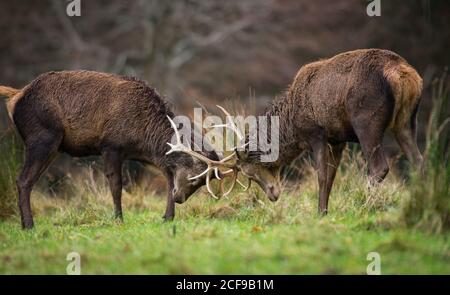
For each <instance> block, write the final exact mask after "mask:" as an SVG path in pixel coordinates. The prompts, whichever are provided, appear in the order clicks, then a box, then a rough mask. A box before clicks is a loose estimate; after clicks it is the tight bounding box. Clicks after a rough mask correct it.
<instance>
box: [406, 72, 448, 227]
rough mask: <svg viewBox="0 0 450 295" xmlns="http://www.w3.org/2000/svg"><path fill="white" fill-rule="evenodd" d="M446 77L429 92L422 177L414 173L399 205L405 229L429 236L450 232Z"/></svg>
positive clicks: (444, 75)
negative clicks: (429, 102)
mask: <svg viewBox="0 0 450 295" xmlns="http://www.w3.org/2000/svg"><path fill="white" fill-rule="evenodd" d="M449 85H450V84H449V79H448V75H447V73H444V74H443V76H442V77H441V78H440V79H438V80H436V81H435V82H434V85H433V92H432V103H433V107H432V111H431V113H430V117H429V121H428V125H427V136H426V148H425V152H424V173H418V172H416V173H414V174H413V177H412V181H411V184H410V185H409V187H408V190H409V195H408V198H407V200H406V202H405V203H404V204H403V213H402V219H403V221H404V222H405V224H406V225H407V226H409V227H413V228H419V229H423V230H425V231H428V232H431V233H441V232H443V231H448V230H450V92H449Z"/></svg>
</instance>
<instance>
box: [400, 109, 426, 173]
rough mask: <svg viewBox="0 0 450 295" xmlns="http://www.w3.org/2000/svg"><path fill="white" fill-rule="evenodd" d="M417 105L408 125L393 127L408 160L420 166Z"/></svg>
mask: <svg viewBox="0 0 450 295" xmlns="http://www.w3.org/2000/svg"><path fill="white" fill-rule="evenodd" d="M417 109H418V108H417V107H416V109H415V110H414V112H413V114H412V115H411V119H410V123H409V125H408V124H406V126H395V128H394V129H393V132H394V135H395V139H396V140H397V142H398V144H399V146H400V148H401V149H402V151H403V153H404V154H405V156H406V158H407V159H408V161H409V162H410V163H411V164H412V165H413V166H414V167H415V168H416V169H419V170H420V169H421V168H422V162H423V158H422V154H421V153H420V151H419V147H418V146H417V128H416V126H417Z"/></svg>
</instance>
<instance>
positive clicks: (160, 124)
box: [0, 71, 227, 228]
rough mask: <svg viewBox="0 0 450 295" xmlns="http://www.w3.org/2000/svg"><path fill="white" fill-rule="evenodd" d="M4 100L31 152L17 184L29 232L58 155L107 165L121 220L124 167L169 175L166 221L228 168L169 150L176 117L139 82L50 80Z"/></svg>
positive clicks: (211, 155)
mask: <svg viewBox="0 0 450 295" xmlns="http://www.w3.org/2000/svg"><path fill="white" fill-rule="evenodd" d="M0 95H4V96H7V97H9V99H8V102H7V108H8V113H9V115H10V117H11V119H12V120H13V121H14V124H15V126H16V128H17V131H18V133H19V134H20V136H21V138H22V139H23V142H24V144H25V162H24V165H23V168H22V171H21V172H20V175H19V176H18V178H17V189H18V192H19V208H20V214H21V220H22V227H23V228H31V227H33V217H32V212H31V206H30V193H31V190H32V188H33V185H34V184H35V183H36V181H37V180H38V179H39V177H40V175H41V174H42V173H43V172H44V171H45V169H46V168H47V167H48V165H49V164H50V163H51V162H52V159H54V157H55V156H56V155H57V153H58V152H66V153H68V154H70V155H72V156H77V157H83V156H90V155H101V156H102V157H103V160H104V166H105V174H106V177H107V178H108V180H109V185H110V189H111V193H112V196H113V201H114V208H115V210H114V211H115V216H116V218H120V219H122V206H121V193H122V163H123V161H125V160H128V159H130V160H136V161H140V162H144V163H149V164H153V165H155V166H156V167H158V168H159V169H160V170H161V171H162V172H163V173H164V174H165V176H166V177H167V180H168V195H167V208H166V212H165V215H164V218H165V219H166V220H171V219H173V217H174V215H175V202H177V203H182V202H184V201H185V200H186V199H187V198H188V197H189V196H190V195H192V194H193V193H194V192H195V191H196V190H197V189H198V188H199V187H201V186H202V185H204V184H205V180H208V182H209V178H210V177H211V173H209V172H208V173H206V174H205V173H201V172H202V171H204V170H205V169H209V170H211V169H210V168H211V165H214V163H216V164H218V163H220V164H222V165H223V164H224V162H226V161H227V159H223V160H222V161H219V158H218V155H217V154H216V153H215V152H202V153H196V152H193V151H191V150H189V149H188V148H186V147H183V148H182V149H181V150H180V148H178V151H182V152H177V153H173V151H177V149H174V148H173V147H172V149H169V146H168V145H167V143H168V142H170V141H171V138H172V136H173V135H174V130H173V129H172V127H175V130H176V126H175V125H174V123H173V122H172V121H171V118H173V117H174V114H173V113H172V111H171V110H170V109H169V107H168V105H167V104H166V102H165V101H164V100H163V99H162V98H161V97H160V95H159V94H158V93H157V92H156V91H155V90H154V89H152V88H151V87H149V86H147V85H146V83H145V82H143V81H139V80H137V79H135V78H130V77H121V76H116V75H111V74H105V73H98V72H91V71H62V72H50V73H46V74H43V75H41V76H39V77H38V78H36V79H35V80H34V81H32V82H31V83H30V84H28V85H27V86H26V87H24V88H23V89H21V90H18V89H14V88H11V87H5V86H0ZM168 118H169V120H168ZM209 150H211V149H209ZM213 170H214V169H213ZM216 172H217V171H216ZM198 174H200V176H198V177H195V175H198ZM216 174H218V173H216ZM217 176H218V175H217ZM207 184H208V191H210V188H209V183H207Z"/></svg>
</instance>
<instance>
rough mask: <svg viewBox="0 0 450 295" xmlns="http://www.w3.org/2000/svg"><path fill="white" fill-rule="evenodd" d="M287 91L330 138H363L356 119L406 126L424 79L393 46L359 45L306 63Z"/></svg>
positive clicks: (361, 125) (386, 126)
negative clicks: (378, 48)
mask: <svg viewBox="0 0 450 295" xmlns="http://www.w3.org/2000/svg"><path fill="white" fill-rule="evenodd" d="M288 92H289V93H288V96H289V97H291V98H292V99H293V100H294V104H296V105H297V106H298V107H301V108H302V109H303V110H302V111H301V112H298V113H299V114H302V117H301V118H300V120H299V121H300V122H301V121H303V122H304V124H305V125H308V124H314V125H317V126H322V127H323V128H324V129H325V130H326V133H327V137H328V140H329V141H330V142H332V143H333V142H336V143H340V142H344V141H358V138H357V134H356V133H355V126H356V125H357V126H359V127H357V128H361V129H364V128H365V127H364V126H367V125H372V124H374V123H376V124H379V125H380V126H385V128H389V129H401V128H404V127H405V126H406V125H407V124H408V123H410V118H411V114H412V113H413V112H414V111H415V110H416V109H417V107H418V104H419V100H420V95H421V92H422V79H421V78H420V76H419V74H418V73H417V72H416V70H415V69H414V68H413V67H411V66H410V65H409V64H408V63H407V62H406V60H404V59H403V58H402V57H400V56H399V55H397V54H395V53H394V52H391V51H388V50H375V49H367V50H356V51H350V52H346V53H342V54H339V55H336V56H334V57H332V58H330V59H326V60H321V61H318V62H314V63H311V64H307V65H305V66H303V67H302V68H301V69H300V70H299V72H298V73H297V76H296V77H295V79H294V82H293V84H292V85H291V87H290V89H289V91H288ZM305 114H306V115H305ZM305 117H309V119H310V120H305ZM374 121H376V122H374ZM385 128H380V132H384V130H385ZM374 136H375V135H374Z"/></svg>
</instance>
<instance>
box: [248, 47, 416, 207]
mask: <svg viewBox="0 0 450 295" xmlns="http://www.w3.org/2000/svg"><path fill="white" fill-rule="evenodd" d="M421 92H422V79H421V77H420V76H419V74H418V73H417V72H416V70H415V69H414V68H413V67H412V66H411V65H409V64H408V63H407V62H406V61H405V60H404V59H403V58H402V57H400V56H399V55H397V54H396V53H394V52H392V51H388V50H381V49H363V50H355V51H350V52H345V53H342V54H339V55H336V56H334V57H332V58H329V59H324V60H321V61H317V62H313V63H310V64H307V65H305V66H303V67H302V68H301V69H300V70H299V72H298V73H297V75H296V77H295V79H294V81H293V83H292V84H291V86H290V87H289V89H288V90H287V91H286V93H285V94H284V95H282V96H281V97H279V98H277V99H275V101H274V102H273V103H272V105H271V106H269V107H268V109H267V111H266V115H267V116H279V119H280V132H279V134H280V148H279V150H280V156H279V159H278V161H276V162H274V163H267V164H266V163H258V156H259V155H258V152H249V153H248V156H247V159H248V160H246V161H247V162H249V163H253V165H255V164H257V165H259V166H260V168H261V169H264V168H262V167H264V166H265V167H268V168H269V169H271V171H278V170H279V169H274V168H279V167H281V166H283V165H288V164H289V163H290V162H292V160H294V159H295V158H296V157H298V155H300V153H301V151H303V150H305V149H312V151H313V154H314V156H315V159H316V167H317V170H318V175H319V184H320V192H319V194H320V204H319V210H320V211H321V212H326V211H327V203H328V196H329V192H330V191H331V186H332V183H333V179H334V176H335V173H336V169H337V165H339V160H340V157H341V152H342V149H343V147H344V146H345V143H346V142H350V141H354V142H359V143H360V144H361V146H362V150H363V153H364V155H365V157H366V159H367V161H368V163H369V174H370V176H371V179H372V180H375V181H381V180H382V179H383V178H384V177H385V176H386V174H387V172H388V170H389V168H388V166H387V162H386V160H385V157H384V154H383V150H382V145H381V143H382V140H383V137H384V133H385V131H386V130H387V129H391V130H392V131H393V132H394V135H395V136H396V138H397V141H398V143H399V144H400V146H401V148H402V150H403V151H404V153H405V154H406V156H407V158H408V160H410V161H411V162H413V163H414V164H416V165H417V166H420V165H421V162H422V156H421V155H420V152H419V150H418V148H417V143H416V139H415V133H416V130H415V129H416V126H415V125H416V124H415V121H416V118H415V116H416V114H417V108H418V105H419V101H420V96H421ZM247 166H248V165H247ZM330 167H331V168H330ZM253 171H254V172H255V171H256V170H255V169H253ZM274 181H275V177H269V178H268V179H266V181H265V182H274ZM259 182H262V181H261V180H260V181H259ZM263 182H264V181H263ZM263 187H264V184H263ZM277 191H279V190H277ZM273 199H276V198H273Z"/></svg>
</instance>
